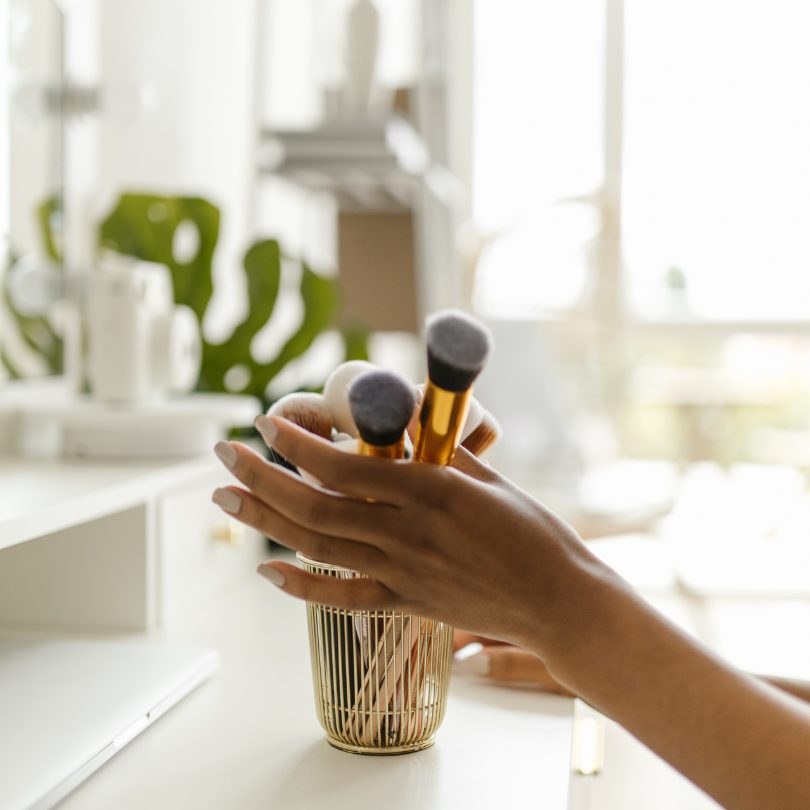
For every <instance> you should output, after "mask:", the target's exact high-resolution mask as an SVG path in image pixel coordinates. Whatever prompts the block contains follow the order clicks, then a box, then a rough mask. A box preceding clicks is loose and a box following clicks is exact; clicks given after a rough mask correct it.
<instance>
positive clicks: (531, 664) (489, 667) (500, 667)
mask: <svg viewBox="0 0 810 810" xmlns="http://www.w3.org/2000/svg"><path fill="white" fill-rule="evenodd" d="M457 669H458V670H459V671H462V672H464V671H466V672H469V673H471V674H475V675H480V676H483V677H485V678H487V679H488V680H491V681H497V682H498V683H503V684H511V685H518V684H520V685H526V686H533V687H535V688H537V689H541V690H542V691H544V692H551V693H553V694H555V695H566V696H569V697H570V696H572V693H571V692H570V691H569V690H568V689H566V688H565V687H564V686H562V685H561V684H560V683H558V682H557V681H556V680H555V679H554V678H553V677H552V675H551V673H550V672H549V671H548V669H547V668H546V665H545V664H544V663H543V661H542V660H541V659H540V658H538V657H537V656H536V655H534V653H530V652H528V651H527V650H521V649H520V648H519V647H511V646H503V647H500V646H499V647H485V648H484V650H483V651H482V652H480V653H477V654H476V655H473V656H470V657H469V658H467V659H465V660H464V661H463V662H460V664H459V665H458V666H457Z"/></svg>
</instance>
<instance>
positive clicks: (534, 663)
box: [453, 630, 810, 703]
mask: <svg viewBox="0 0 810 810" xmlns="http://www.w3.org/2000/svg"><path fill="white" fill-rule="evenodd" d="M470 644H480V645H481V647H482V649H481V651H480V652H478V653H476V654H475V656H473V657H475V658H478V657H482V658H484V659H486V662H487V665H486V671H482V670H483V669H484V668H483V667H482V666H480V665H479V666H477V667H476V670H477V674H479V675H483V676H484V677H485V678H487V679H489V680H491V681H495V682H497V683H500V684H503V685H505V686H509V685H512V684H517V685H520V686H531V687H534V688H535V689H539V690H541V691H543V692H552V693H554V694H557V695H566V696H567V697H576V695H574V693H573V692H571V691H570V690H568V689H566V688H565V687H564V686H563V685H562V684H559V683H557V681H555V680H554V678H553V677H552V675H551V673H550V672H549V671H548V667H547V666H546V665H545V664H544V663H543V661H542V660H541V659H540V658H538V657H537V656H536V655H535V654H534V653H532V652H530V651H529V650H524V649H521V648H520V647H515V646H513V645H511V644H505V643H503V642H501V641H495V640H494V639H489V638H485V637H484V636H476V635H475V634H474V633H468V632H467V631H466V630H456V631H455V632H454V633H453V649H454V650H456V651H458V650H462V649H464V648H465V647H467V646H468V645H470ZM757 677H758V678H759V679H760V680H763V681H765V682H766V683H769V684H771V686H775V687H776V688H777V689H780V690H781V691H783V692H786V693H787V694H789V695H793V696H794V697H797V698H799V699H800V700H803V701H806V702H808V703H810V683H808V682H807V681H799V680H792V679H790V678H777V677H774V676H772V675H757Z"/></svg>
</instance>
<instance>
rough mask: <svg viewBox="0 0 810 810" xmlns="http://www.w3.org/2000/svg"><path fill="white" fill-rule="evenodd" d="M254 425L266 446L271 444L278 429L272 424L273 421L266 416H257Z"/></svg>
mask: <svg viewBox="0 0 810 810" xmlns="http://www.w3.org/2000/svg"><path fill="white" fill-rule="evenodd" d="M255 425H256V429H257V430H258V431H259V433H261V434H262V438H263V439H264V440H265V441H266V442H267V444H273V440H274V439H275V438H276V435H277V434H278V428H277V427H276V426H275V425H274V424H273V420H272V419H270V418H269V417H267V416H259V417H257V418H256V422H255Z"/></svg>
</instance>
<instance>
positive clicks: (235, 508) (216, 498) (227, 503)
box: [211, 489, 242, 515]
mask: <svg viewBox="0 0 810 810" xmlns="http://www.w3.org/2000/svg"><path fill="white" fill-rule="evenodd" d="M211 500H212V501H213V502H214V503H215V504H216V505H217V506H219V507H221V508H222V509H224V510H225V511H226V512H230V514H232V515H236V514H238V513H239V510H240V509H241V508H242V499H241V498H240V497H239V495H237V494H236V493H235V492H232V491H231V490H230V489H215V490H214V494H213V495H212V496H211Z"/></svg>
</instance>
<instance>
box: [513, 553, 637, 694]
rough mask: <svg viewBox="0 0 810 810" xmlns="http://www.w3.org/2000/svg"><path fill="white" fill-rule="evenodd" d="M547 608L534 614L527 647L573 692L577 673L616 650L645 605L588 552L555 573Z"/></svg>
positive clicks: (588, 669) (578, 677)
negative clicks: (557, 582)
mask: <svg viewBox="0 0 810 810" xmlns="http://www.w3.org/2000/svg"><path fill="white" fill-rule="evenodd" d="M561 580H562V581H561V588H560V593H559V594H558V597H557V599H556V604H555V605H554V608H553V610H551V611H549V610H548V607H546V609H545V610H544V615H543V616H539V617H537V621H536V622H535V623H534V628H535V632H534V633H533V635H532V638H531V641H530V643H529V644H528V645H527V646H528V647H529V648H530V649H532V650H533V651H534V652H536V653H537V654H538V655H540V657H541V658H543V660H544V661H545V663H546V665H547V666H548V668H549V670H550V671H551V672H552V674H553V675H554V677H555V678H557V679H558V680H559V681H560V682H561V683H563V684H565V685H566V686H567V687H568V688H570V689H572V691H577V689H578V688H579V687H580V685H581V683H582V680H583V677H587V675H588V673H591V672H594V671H595V670H596V669H598V668H599V667H600V666H601V665H603V664H604V662H605V661H606V660H607V658H608V657H611V656H613V655H615V654H616V653H617V651H618V650H619V649H620V647H621V640H622V638H623V637H624V636H626V633H627V629H628V625H629V623H630V622H631V621H632V620H633V618H634V617H636V618H637V617H638V616H639V614H640V613H645V612H646V611H647V610H649V608H648V607H647V605H646V603H645V602H644V601H643V600H642V599H641V598H640V597H639V596H638V595H637V594H636V593H635V591H633V589H632V588H631V587H630V586H629V585H628V584H627V583H626V582H625V581H624V580H623V579H622V578H621V577H620V576H619V575H618V574H617V573H616V572H615V571H613V570H612V569H611V568H609V567H608V566H607V565H605V564H604V563H602V562H601V561H600V560H598V559H596V558H595V557H593V556H592V555H591V554H590V552H587V554H586V555H583V559H578V560H577V561H576V562H575V563H574V565H573V567H572V570H571V571H569V572H568V574H567V575H566V576H565V577H563V578H561Z"/></svg>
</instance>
